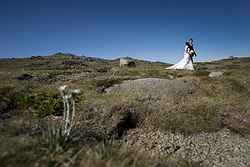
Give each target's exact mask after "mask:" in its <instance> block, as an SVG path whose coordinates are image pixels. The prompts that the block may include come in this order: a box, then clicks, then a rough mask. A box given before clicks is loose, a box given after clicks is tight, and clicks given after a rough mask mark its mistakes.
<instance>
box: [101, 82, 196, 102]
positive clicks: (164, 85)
mask: <svg viewBox="0 0 250 167" xmlns="http://www.w3.org/2000/svg"><path fill="white" fill-rule="evenodd" d="M197 87H198V83H197V81H196V80H192V79H174V80H172V79H171V80H170V79H160V78H143V79H136V80H128V81H124V82H123V83H121V84H117V85H114V86H112V87H110V88H107V89H105V91H106V92H107V93H112V92H113V93H114V92H115V93H119V92H125V93H126V92H128V93H131V94H137V95H140V97H146V96H150V98H152V99H161V98H162V97H176V96H178V97H179V96H184V95H188V94H193V93H194V92H195V91H196V90H197Z"/></svg>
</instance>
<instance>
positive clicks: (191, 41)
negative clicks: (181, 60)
mask: <svg viewBox="0 0 250 167" xmlns="http://www.w3.org/2000/svg"><path fill="white" fill-rule="evenodd" d="M186 45H187V46H188V49H189V55H190V58H191V61H192V63H194V60H193V57H194V56H195V57H196V56H197V54H196V52H195V51H194V47H193V39H192V38H190V39H189V40H188V42H187V43H186Z"/></svg>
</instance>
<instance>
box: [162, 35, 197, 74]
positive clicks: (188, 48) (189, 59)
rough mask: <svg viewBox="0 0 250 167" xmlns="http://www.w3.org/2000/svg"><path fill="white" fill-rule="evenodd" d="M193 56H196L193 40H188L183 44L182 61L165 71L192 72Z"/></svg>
mask: <svg viewBox="0 0 250 167" xmlns="http://www.w3.org/2000/svg"><path fill="white" fill-rule="evenodd" d="M193 56H196V53H195V51H194V48H193V39H192V38H190V39H189V40H188V41H187V42H186V44H185V52H184V57H183V58H182V60H181V61H179V62H178V63H177V64H174V65H172V66H170V67H167V68H166V69H183V70H194V66H193Z"/></svg>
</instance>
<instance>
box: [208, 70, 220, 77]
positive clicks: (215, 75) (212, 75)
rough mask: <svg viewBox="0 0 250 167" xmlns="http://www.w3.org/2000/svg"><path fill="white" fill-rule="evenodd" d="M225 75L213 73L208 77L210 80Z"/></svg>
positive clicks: (218, 72)
mask: <svg viewBox="0 0 250 167" xmlns="http://www.w3.org/2000/svg"><path fill="white" fill-rule="evenodd" d="M222 75H223V72H222V71H216V72H211V73H210V74H209V75H208V76H209V77H210V78H219V77H221V76H222Z"/></svg>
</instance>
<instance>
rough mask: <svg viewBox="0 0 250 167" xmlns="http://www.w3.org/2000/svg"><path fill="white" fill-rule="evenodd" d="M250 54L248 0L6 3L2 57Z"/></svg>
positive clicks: (0, 15)
mask: <svg viewBox="0 0 250 167" xmlns="http://www.w3.org/2000/svg"><path fill="white" fill-rule="evenodd" d="M189 37H192V38H193V39H194V45H195V46H196V47H197V52H198V58H197V59H196V60H198V61H200V60H211V59H220V58H223V57H228V56H231V55H234V56H250V1H249V0H171V1H170V0H150V1H149V0H72V1H70V0H1V1H0V57H27V56H32V55H48V54H53V53H55V52H70V53H73V54H77V55H82V54H85V55H87V56H95V57H101V58H110V59H112V58H118V57H123V56H130V57H135V58H140V59H147V60H154V61H164V62H171V63H174V62H176V61H178V60H179V59H180V58H181V57H182V56H183V46H184V41H185V40H186V39H187V38H189Z"/></svg>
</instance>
